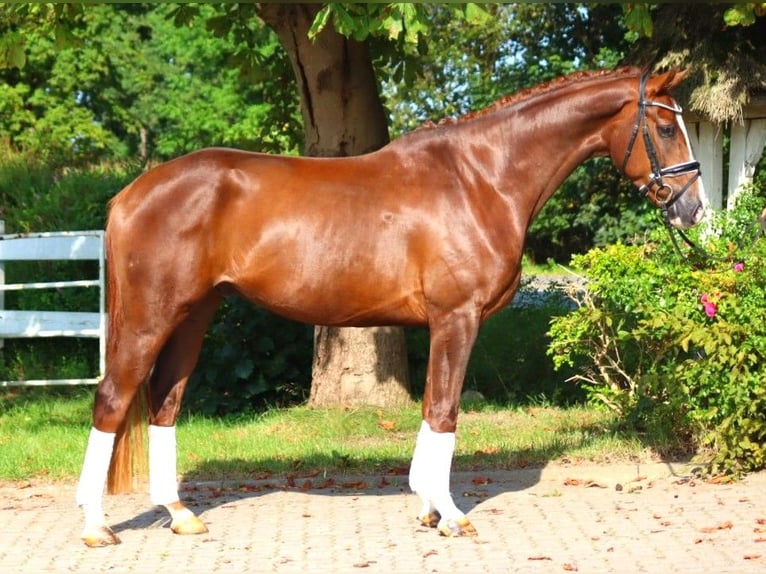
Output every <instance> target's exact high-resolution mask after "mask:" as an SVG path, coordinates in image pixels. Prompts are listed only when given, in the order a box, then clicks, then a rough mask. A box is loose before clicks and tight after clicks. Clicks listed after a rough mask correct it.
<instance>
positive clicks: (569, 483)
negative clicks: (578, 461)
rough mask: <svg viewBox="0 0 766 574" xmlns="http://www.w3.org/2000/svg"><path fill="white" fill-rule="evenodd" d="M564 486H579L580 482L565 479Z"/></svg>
mask: <svg viewBox="0 0 766 574" xmlns="http://www.w3.org/2000/svg"><path fill="white" fill-rule="evenodd" d="M564 486H580V481H579V479H577V478H567V479H565V480H564Z"/></svg>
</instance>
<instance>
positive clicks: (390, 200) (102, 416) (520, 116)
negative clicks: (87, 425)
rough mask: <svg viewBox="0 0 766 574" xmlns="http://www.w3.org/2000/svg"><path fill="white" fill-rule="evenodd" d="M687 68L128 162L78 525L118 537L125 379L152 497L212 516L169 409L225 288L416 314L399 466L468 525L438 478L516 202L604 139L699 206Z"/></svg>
mask: <svg viewBox="0 0 766 574" xmlns="http://www.w3.org/2000/svg"><path fill="white" fill-rule="evenodd" d="M683 75H684V74H683V73H682V72H674V71H671V72H667V73H663V74H659V75H654V76H649V75H647V74H642V73H641V71H640V70H636V69H621V70H617V71H601V72H592V73H578V74H574V75H572V76H568V77H565V78H560V79H558V80H556V81H553V82H551V83H549V84H546V85H543V86H539V87H537V88H534V89H531V90H528V91H525V92H523V93H520V94H518V95H516V96H514V97H507V98H504V99H502V100H500V101H498V102H497V103H496V104H494V105H493V106H491V107H489V108H487V109H485V110H482V111H479V112H476V113H472V114H468V115H466V116H464V117H461V118H458V119H454V120H448V121H443V122H441V123H440V124H439V125H436V126H433V125H432V126H430V127H424V128H421V129H419V130H416V131H414V132H412V133H410V134H408V135H405V136H403V137H401V138H398V139H396V140H395V141H393V142H391V143H390V144H388V145H387V146H385V147H383V148H382V149H380V150H378V151H375V152H372V153H369V154H366V155H362V156H357V157H344V158H323V159H318V158H306V157H286V156H278V155H266V154H259V153H250V152H245V151H237V150H233V149H204V150H201V151H197V152H194V153H190V154H188V155H185V156H183V157H180V158H177V159H175V160H172V161H169V162H167V163H164V164H162V165H159V166H157V167H155V168H154V169H152V170H150V171H148V172H146V173H144V174H143V175H141V176H140V177H138V178H137V179H136V180H135V181H134V182H132V183H131V184H130V185H128V186H127V187H126V188H125V189H123V190H122V191H121V192H120V193H119V194H118V195H117V196H116V197H115V198H114V199H113V201H112V203H111V209H110V215H109V221H108V225H107V233H106V241H107V254H108V268H109V271H108V293H109V315H108V317H109V326H108V349H107V364H106V373H105V376H104V379H103V380H102V381H101V383H100V385H99V386H98V389H97V391H96V396H95V405H94V409H93V428H92V429H91V433H90V437H89V442H88V447H87V450H86V454H85V460H84V464H83V469H82V475H81V477H80V483H79V486H78V490H77V503H78V504H79V505H80V506H81V507H82V508H83V511H84V514H85V529H84V532H83V534H82V537H83V540H84V541H85V543H86V544H88V545H90V546H100V545H106V544H114V543H117V542H119V540H118V539H117V537H116V536H115V534H114V533H113V532H112V530H111V529H110V528H109V527H108V525H107V523H106V520H105V516H104V513H103V510H102V496H103V493H104V489H105V486H106V484H107V481H108V479H110V480H109V484H110V489H109V490H110V491H112V492H113V491H114V490H115V488H114V487H115V482H114V481H113V480H111V478H114V477H117V476H119V475H120V474H121V472H120V471H121V470H123V469H124V468H125V465H126V460H127V459H128V458H129V456H127V455H129V454H130V453H126V452H125V451H124V449H122V448H120V446H119V445H121V444H128V443H127V441H123V440H121V439H123V438H124V437H127V436H130V432H131V427H132V425H133V424H134V418H133V417H131V416H129V411H132V409H131V406H132V405H135V404H136V403H137V402H138V397H139V396H140V394H141V393H139V392H138V391H139V390H140V389H142V390H145V391H146V395H147V396H148V423H149V493H150V500H151V502H152V503H153V504H155V505H162V506H165V507H166V508H167V510H168V511H169V513H170V516H171V518H172V522H171V529H172V531H173V532H176V533H182V534H188V533H200V532H205V531H206V530H207V529H206V527H205V525H204V524H203V522H202V521H201V520H200V519H199V518H198V517H197V516H195V515H194V514H193V513H192V512H191V511H190V510H189V509H188V508H186V506H184V504H183V503H182V502H181V501H180V500H179V496H178V485H177V476H176V439H175V426H174V424H175V420H176V416H177V414H178V411H179V408H180V405H181V398H182V395H183V392H184V387H185V386H186V383H187V380H188V378H189V375H190V374H191V373H192V370H193V369H194V366H195V363H196V361H197V357H198V354H199V351H200V347H201V345H202V338H203V335H204V333H205V331H206V329H207V327H208V324H209V323H210V321H211V319H212V317H213V315H214V313H215V311H216V308H217V307H218V305H219V303H220V302H221V300H222V299H223V297H225V296H226V295H229V294H233V293H236V294H238V295H241V296H242V297H245V298H246V299H249V300H250V301H252V302H254V303H256V304H258V305H260V306H261V307H263V308H265V309H268V310H270V311H273V312H275V313H278V314H280V315H282V316H284V317H287V318H290V319H294V320H296V321H303V322H306V323H311V324H318V325H336V326H371V325H419V326H427V327H428V328H429V330H430V341H431V342H430V357H429V361H428V371H427V379H426V386H425V395H424V397H423V407H422V412H423V421H422V424H421V428H420V431H419V433H418V436H417V440H416V443H415V449H414V454H413V458H412V465H411V468H410V486H411V488H412V490H413V491H414V492H416V493H417V494H418V495H419V497H420V498H421V500H422V504H423V506H422V510H421V512H420V515H419V516H418V519H419V520H420V521H421V522H422V523H424V524H427V525H430V526H434V527H437V528H438V531H439V532H440V533H442V534H444V535H447V536H461V535H473V534H475V533H476V531H475V529H474V527H473V525H472V524H471V523H470V522H469V520H468V519H467V518H466V516H465V515H464V514H463V512H461V511H460V510H459V509H458V508H457V507H456V506H455V504H454V502H453V500H452V497H451V496H450V491H449V484H450V467H451V463H452V455H453V451H454V447H455V434H454V433H455V428H456V426H457V417H458V401H459V397H460V394H461V388H462V385H463V377H464V375H465V369H466V365H467V363H468V357H469V354H470V352H471V349H472V346H473V344H474V341H475V339H476V335H477V332H478V330H479V326H480V325H481V323H482V322H483V321H484V320H485V319H487V318H488V317H489V316H491V315H492V314H493V313H495V312H496V311H498V310H499V309H502V308H503V307H504V306H505V305H507V304H508V302H509V301H510V300H511V298H512V297H513V295H514V293H515V292H516V289H517V288H518V286H519V279H520V273H521V258H522V247H523V244H524V236H525V233H526V231H527V228H528V227H529V224H530V222H531V221H532V219H533V218H534V217H535V216H536V215H537V213H538V212H539V211H540V209H541V208H542V206H543V204H544V203H545V202H546V201H547V200H548V198H549V197H550V196H551V194H552V193H553V192H554V191H555V190H556V189H557V188H558V187H559V186H560V185H561V183H562V182H563V181H564V179H565V178H566V177H567V176H568V175H569V174H570V173H571V172H572V170H574V169H575V168H576V167H577V166H578V165H580V164H581V163H583V162H584V161H586V160H587V159H589V158H591V157H594V156H610V157H611V158H612V160H613V161H614V162H615V163H616V165H617V166H618V167H619V168H620V169H621V171H622V172H624V174H625V175H626V176H627V177H628V178H629V179H630V180H632V181H633V182H634V184H635V185H636V186H637V187H638V188H639V191H640V192H641V193H642V194H643V195H645V196H647V197H648V199H649V200H650V201H651V202H653V203H654V204H655V205H657V206H658V207H660V208H661V209H662V210H663V212H664V214H665V216H666V218H667V221H668V223H669V224H671V225H673V226H675V227H678V228H681V229H685V228H688V227H691V226H693V225H695V224H696V223H698V222H699V221H700V220H701V218H702V216H703V211H704V208H703V197H704V196H703V189H702V183H701V180H700V179H699V173H700V172H699V164H698V163H697V162H696V161H694V159H693V157H692V151H691V148H690V145H689V139H688V137H687V134H686V131H685V129H684V125H683V122H682V118H681V110H680V108H679V107H678V106H677V104H676V102H675V100H674V99H673V98H672V96H671V95H670V93H671V90H672V89H673V88H674V87H675V86H677V85H678V84H679V83H680V82H681V80H682V78H683ZM139 422H140V419H139ZM139 428H140V427H139ZM123 455H125V456H123ZM110 462H111V469H110ZM110 470H111V471H110Z"/></svg>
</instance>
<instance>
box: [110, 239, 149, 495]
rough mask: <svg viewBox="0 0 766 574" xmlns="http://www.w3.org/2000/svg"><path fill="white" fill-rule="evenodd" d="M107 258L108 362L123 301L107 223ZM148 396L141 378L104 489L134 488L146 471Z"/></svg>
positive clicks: (118, 432)
mask: <svg viewBox="0 0 766 574" xmlns="http://www.w3.org/2000/svg"><path fill="white" fill-rule="evenodd" d="M106 260H107V299H108V311H107V316H108V318H109V321H108V330H107V348H106V354H107V362H108V358H109V356H110V355H112V354H113V353H114V352H115V350H116V345H117V344H118V341H117V332H118V330H119V327H120V323H121V322H122V319H123V318H122V306H123V301H122V298H121V294H120V288H119V283H118V281H117V279H116V277H115V274H116V270H115V269H114V266H110V265H109V262H110V261H115V258H114V255H113V251H112V244H111V241H110V235H109V231H108V226H107V234H106ZM147 405H148V395H147V392H146V384H145V383H144V382H143V381H142V382H141V384H139V386H138V390H137V392H136V393H135V395H134V396H133V399H132V401H131V403H130V406H129V407H128V411H127V413H126V415H125V420H123V422H122V424H121V425H120V427H119V428H118V429H117V436H116V438H115V441H114V448H113V449H112V459H111V461H110V463H109V474H108V475H107V492H108V493H109V494H119V493H124V492H131V491H132V490H133V486H134V485H133V479H134V477H137V476H145V475H146V474H147V472H146V468H147V462H146V461H147V454H146V450H147V449H146V436H145V435H146V433H145V425H144V421H145V420H146V419H147Z"/></svg>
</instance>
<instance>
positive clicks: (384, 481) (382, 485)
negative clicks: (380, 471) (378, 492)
mask: <svg viewBox="0 0 766 574" xmlns="http://www.w3.org/2000/svg"><path fill="white" fill-rule="evenodd" d="M390 484H391V482H389V480H388V479H387V478H386V477H385V476H381V477H380V480H379V481H378V488H385V487H386V486H388V485H390Z"/></svg>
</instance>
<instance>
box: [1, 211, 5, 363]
mask: <svg viewBox="0 0 766 574" xmlns="http://www.w3.org/2000/svg"><path fill="white" fill-rule="evenodd" d="M4 233H5V220H3V219H0V235H3V234H4ZM4 283H5V263H4V262H3V261H1V260H0V285H3V284H4ZM2 309H5V291H0V310H2ZM3 345H5V339H0V350H2V348H3Z"/></svg>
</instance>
